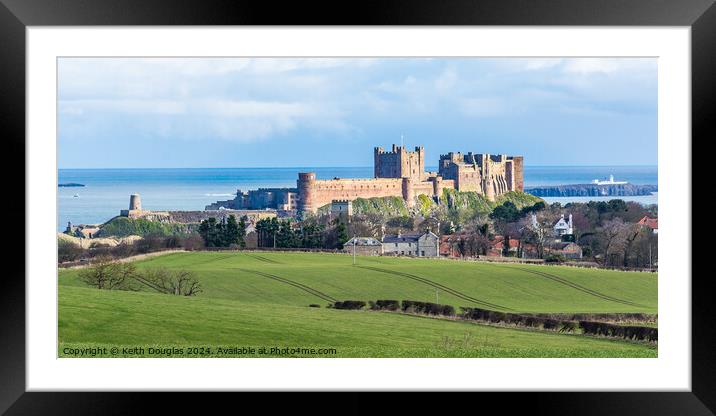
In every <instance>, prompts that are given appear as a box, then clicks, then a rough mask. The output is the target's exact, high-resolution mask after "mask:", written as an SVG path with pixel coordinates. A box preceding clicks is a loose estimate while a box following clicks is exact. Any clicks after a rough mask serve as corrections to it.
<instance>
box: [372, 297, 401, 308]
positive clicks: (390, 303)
mask: <svg viewBox="0 0 716 416" xmlns="http://www.w3.org/2000/svg"><path fill="white" fill-rule="evenodd" d="M375 307H376V309H379V310H386V311H397V310H399V309H400V302H399V301H397V300H381V299H379V300H377V301H375Z"/></svg>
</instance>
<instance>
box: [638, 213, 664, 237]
mask: <svg viewBox="0 0 716 416" xmlns="http://www.w3.org/2000/svg"><path fill="white" fill-rule="evenodd" d="M637 224H639V225H642V226H644V227H648V228H650V229H651V231H652V232H653V233H654V234H658V233H659V219H658V218H650V217H649V216H648V215H647V216H645V217H644V218H642V219H640V220H639V222H637Z"/></svg>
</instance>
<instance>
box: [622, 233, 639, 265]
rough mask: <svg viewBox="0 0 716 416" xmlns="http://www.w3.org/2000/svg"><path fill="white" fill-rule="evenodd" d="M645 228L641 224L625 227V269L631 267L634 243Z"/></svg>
mask: <svg viewBox="0 0 716 416" xmlns="http://www.w3.org/2000/svg"><path fill="white" fill-rule="evenodd" d="M642 229H643V227H642V226H641V225H640V224H625V225H624V244H623V245H624V263H623V264H624V267H629V258H630V257H631V252H632V247H633V246H634V241H636V239H637V238H638V237H639V235H640V234H641V232H642Z"/></svg>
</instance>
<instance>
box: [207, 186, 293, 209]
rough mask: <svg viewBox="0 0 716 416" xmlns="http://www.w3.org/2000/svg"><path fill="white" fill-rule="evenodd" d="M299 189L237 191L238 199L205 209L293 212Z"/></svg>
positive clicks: (219, 202)
mask: <svg viewBox="0 0 716 416" xmlns="http://www.w3.org/2000/svg"><path fill="white" fill-rule="evenodd" d="M297 198H298V189H296V188H259V189H256V190H250V191H248V192H243V191H241V189H237V190H236V197H235V198H234V199H229V200H226V201H217V202H214V203H213V204H209V205H207V206H206V207H205V208H204V209H206V210H209V211H212V210H218V209H221V208H224V209H236V210H248V209H256V210H259V209H275V210H280V211H292V210H295V209H296V204H297Z"/></svg>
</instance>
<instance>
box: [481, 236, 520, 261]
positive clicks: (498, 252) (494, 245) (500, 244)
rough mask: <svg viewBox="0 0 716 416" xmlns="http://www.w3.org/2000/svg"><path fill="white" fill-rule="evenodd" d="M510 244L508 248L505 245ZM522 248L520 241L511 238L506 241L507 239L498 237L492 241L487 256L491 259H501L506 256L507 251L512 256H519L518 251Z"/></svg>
mask: <svg viewBox="0 0 716 416" xmlns="http://www.w3.org/2000/svg"><path fill="white" fill-rule="evenodd" d="M506 244H508V246H507V247H505V245H506ZM519 246H520V240H517V239H514V238H510V239H509V240H508V241H505V237H504V236H501V235H496V236H495V238H493V239H492V240H490V248H489V249H488V250H487V255H488V256H491V257H500V256H504V255H505V249H506V251H507V252H508V253H510V255H512V256H517V249H518V247H519Z"/></svg>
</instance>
